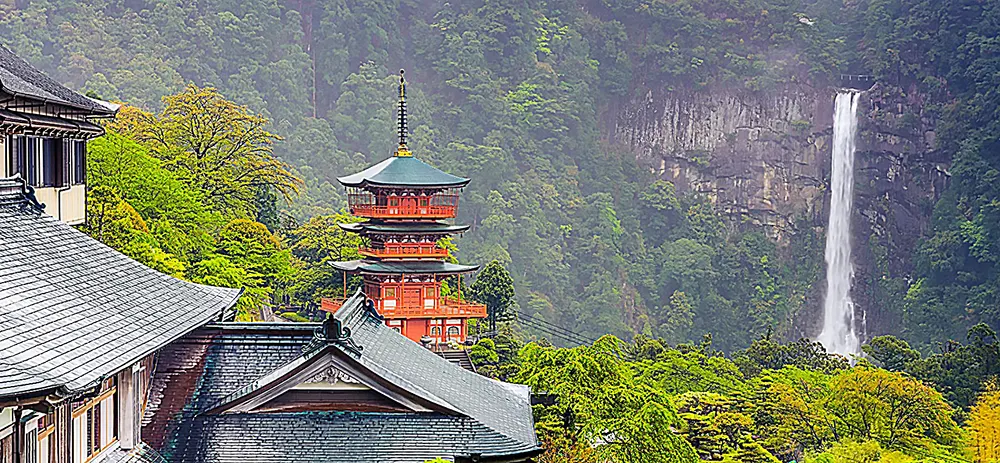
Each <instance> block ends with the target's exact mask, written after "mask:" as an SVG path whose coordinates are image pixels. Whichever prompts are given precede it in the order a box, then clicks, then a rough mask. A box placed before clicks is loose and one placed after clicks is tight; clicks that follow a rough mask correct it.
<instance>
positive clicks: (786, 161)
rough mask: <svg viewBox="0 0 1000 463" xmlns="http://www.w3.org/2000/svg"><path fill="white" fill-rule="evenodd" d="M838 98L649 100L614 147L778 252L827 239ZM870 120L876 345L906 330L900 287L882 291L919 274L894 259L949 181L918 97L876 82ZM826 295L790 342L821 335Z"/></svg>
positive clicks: (866, 129) (866, 213)
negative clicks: (797, 238) (804, 234)
mask: <svg viewBox="0 0 1000 463" xmlns="http://www.w3.org/2000/svg"><path fill="white" fill-rule="evenodd" d="M835 93H836V89H834V88H822V89H817V88H812V87H809V86H805V85H788V86H785V87H783V88H780V89H778V90H776V91H771V92H760V93H757V92H747V91H739V90H733V89H727V88H723V89H711V90H702V91H688V92H685V91H672V92H666V91H657V90H650V91H648V92H645V94H642V95H641V96H639V97H636V98H633V99H632V100H631V101H629V102H628V103H627V104H625V105H624V106H623V108H622V109H621V110H620V111H619V113H618V115H617V117H616V122H615V126H614V128H613V138H614V139H615V141H616V142H617V143H619V144H623V145H625V146H628V147H629V148H630V149H631V150H632V151H633V152H634V153H635V155H636V157H637V158H638V159H639V160H640V162H641V163H642V164H644V165H647V166H648V167H649V168H650V169H652V170H653V171H654V172H656V173H658V174H659V175H660V176H661V177H662V178H664V179H666V180H670V181H672V182H673V183H674V184H675V186H676V187H677V189H678V191H680V192H697V193H701V194H704V195H706V196H707V197H708V198H709V199H710V200H711V201H712V202H713V203H714V204H715V205H716V207H717V209H718V210H719V211H720V212H721V213H723V214H725V215H727V216H728V217H730V219H731V222H732V223H733V224H734V225H738V226H745V225H743V224H747V223H749V224H752V226H758V227H762V228H763V229H764V230H765V231H766V232H767V233H768V235H769V236H771V237H772V238H773V239H775V240H777V241H778V243H779V244H780V243H787V242H788V241H789V238H790V237H791V236H792V235H794V234H796V233H800V232H801V231H803V230H806V229H807V227H811V228H813V229H814V230H816V231H818V232H819V233H818V235H819V236H823V230H822V229H823V228H825V226H826V221H827V213H828V212H827V210H828V208H829V197H828V190H829V188H828V186H829V177H830V150H831V136H832V131H833V127H832V124H833V97H834V95H835ZM860 112H861V114H860V115H859V116H860V117H861V120H860V121H859V126H860V133H859V138H858V153H857V155H856V160H855V169H856V173H855V180H856V188H855V192H856V193H855V202H854V211H855V212H854V215H855V217H854V222H853V223H854V225H853V234H854V237H855V239H854V248H855V253H854V255H855V267H856V268H855V283H854V290H853V292H854V293H855V294H854V296H855V300H856V301H857V305H858V310H859V311H860V312H861V313H860V314H859V316H858V320H863V321H864V322H863V323H864V325H865V326H861V327H859V331H861V332H862V335H863V336H865V337H868V336H872V335H874V334H880V333H883V332H894V331H896V328H897V327H898V321H899V313H898V309H897V308H895V307H897V306H898V304H890V303H889V302H887V301H889V300H895V299H898V298H897V297H896V296H899V295H897V294H886V291H892V289H891V288H889V287H888V286H887V285H885V284H883V283H880V281H882V280H886V279H892V278H897V279H898V278H904V279H905V277H906V276H907V275H908V274H909V272H910V271H911V269H912V267H911V263H910V262H908V261H906V260H905V259H906V257H905V256H909V255H910V253H909V252H894V251H895V250H899V249H905V250H910V249H912V248H913V247H914V246H916V244H917V241H918V239H919V238H920V236H921V235H922V234H923V232H924V231H925V230H926V228H927V226H928V222H929V218H930V212H931V207H932V206H933V204H934V202H935V201H936V200H937V198H938V196H939V195H940V193H941V192H942V191H943V187H944V185H945V184H946V182H947V176H948V175H947V163H946V159H942V157H941V156H939V155H938V154H937V153H936V152H935V151H934V149H933V145H934V124H935V120H934V117H933V116H932V115H930V114H926V113H925V111H924V109H923V104H922V101H921V100H920V98H919V97H916V96H913V95H907V94H906V93H905V92H903V91H901V90H899V89H897V88H894V87H893V88H886V87H882V86H879V85H878V84H876V85H875V86H874V87H872V88H871V89H869V90H867V91H866V92H865V95H864V98H863V99H862V108H861V109H860ZM818 248H819V249H820V252H822V246H819V247H818ZM819 258H820V259H822V256H819ZM822 278H823V276H822V275H819V276H818V278H817V283H820V282H822ZM896 292H898V289H897V290H896ZM822 297H823V295H822V285H821V284H813V290H812V291H811V292H810V296H809V297H808V298H807V299H808V301H807V304H806V309H805V310H804V311H803V312H802V313H800V314H799V315H798V316H797V317H796V318H797V320H796V321H795V322H794V323H793V324H792V326H794V328H793V329H792V331H793V332H789V333H786V335H788V336H789V337H797V336H801V335H805V336H811V335H814V334H816V333H817V332H818V329H819V327H818V326H817V325H816V324H815V323H813V322H812V320H819V319H820V317H819V316H818V315H817V314H818V311H820V310H821V303H822Z"/></svg>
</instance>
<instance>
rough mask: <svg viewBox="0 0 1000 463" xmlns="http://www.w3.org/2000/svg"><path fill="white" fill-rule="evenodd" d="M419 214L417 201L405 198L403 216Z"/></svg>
mask: <svg viewBox="0 0 1000 463" xmlns="http://www.w3.org/2000/svg"><path fill="white" fill-rule="evenodd" d="M416 212H417V199H416V198H413V197H404V198H403V214H406V215H413V214H415V213H416Z"/></svg>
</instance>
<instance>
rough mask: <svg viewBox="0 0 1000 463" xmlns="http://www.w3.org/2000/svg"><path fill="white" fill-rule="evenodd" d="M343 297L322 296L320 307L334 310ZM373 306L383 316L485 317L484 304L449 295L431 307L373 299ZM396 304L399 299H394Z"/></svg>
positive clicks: (340, 303)
mask: <svg viewBox="0 0 1000 463" xmlns="http://www.w3.org/2000/svg"><path fill="white" fill-rule="evenodd" d="M344 301H345V299H339V298H338V299H329V298H323V299H322V301H321V303H320V308H321V309H322V310H324V311H326V312H336V311H337V310H338V309H340V306H342V305H343V304H344ZM374 301H375V307H376V308H377V309H378V312H379V313H380V314H382V316H384V317H385V318H445V317H459V318H486V306H485V305H483V304H474V303H471V302H468V301H460V300H458V299H455V298H451V297H443V298H440V299H438V300H437V301H436V302H437V305H436V306H433V307H428V306H421V305H416V306H410V305H406V306H401V305H397V306H392V304H388V305H389V306H388V307H386V304H385V301H382V300H378V299H375V300H374ZM395 302H396V303H397V304H399V303H400V302H401V301H399V300H398V299H397V300H395Z"/></svg>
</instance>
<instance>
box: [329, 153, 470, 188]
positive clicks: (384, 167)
mask: <svg viewBox="0 0 1000 463" xmlns="http://www.w3.org/2000/svg"><path fill="white" fill-rule="evenodd" d="M337 180H338V181H340V183H341V184H343V185H344V186H349V187H365V186H379V187H424V188H430V187H443V188H456V187H463V186H465V185H467V184H468V183H469V179H467V178H463V177H458V176H455V175H451V174H449V173H447V172H444V171H442V170H440V169H438V168H436V167H434V166H432V165H430V164H427V163H426V162H424V161H421V160H419V159H417V158H415V157H413V156H393V157H391V158H389V159H386V160H384V161H382V162H380V163H378V164H375V165H374V166H371V167H369V168H367V169H365V170H363V171H361V172H358V173H356V174H354V175H348V176H346V177H340V178H338V179H337Z"/></svg>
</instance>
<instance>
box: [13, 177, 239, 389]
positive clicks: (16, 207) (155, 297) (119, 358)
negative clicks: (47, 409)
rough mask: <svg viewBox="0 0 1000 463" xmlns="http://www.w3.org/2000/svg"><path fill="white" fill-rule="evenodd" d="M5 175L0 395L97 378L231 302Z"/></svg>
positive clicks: (223, 291)
mask: <svg viewBox="0 0 1000 463" xmlns="http://www.w3.org/2000/svg"><path fill="white" fill-rule="evenodd" d="M15 190H16V189H15V188H13V187H11V181H10V180H6V179H0V333H3V336H0V397H9V396H26V395H32V394H34V393H47V392H59V393H73V392H75V391H80V390H83V389H86V388H88V387H91V386H93V385H95V384H96V383H98V382H99V381H100V380H101V379H103V378H105V377H107V376H108V375H110V374H114V373H116V372H117V371H119V370H121V369H122V368H124V367H126V366H128V365H129V364H131V363H134V362H136V361H137V360H139V359H141V358H142V357H144V356H146V355H148V354H150V353H152V352H153V351H155V350H157V349H159V348H161V347H163V346H164V345H166V344H168V343H169V342H171V341H173V340H175V339H177V338H179V337H181V336H183V335H184V334H186V333H188V332H190V331H191V330H193V329H195V328H197V327H198V326H201V325H203V324H205V323H207V322H209V321H212V320H214V319H217V318H218V317H219V316H220V314H221V313H222V312H223V311H224V310H226V309H228V308H230V307H232V306H233V304H234V303H235V301H236V299H237V297H239V293H240V290H237V289H229V288H216V287H211V286H203V285H197V284H194V283H188V282H184V281H181V280H178V279H176V278H173V277H170V276H167V275H164V274H162V273H159V272H157V271H155V270H152V269H150V268H149V267H146V266H144V265H142V264H140V263H138V262H136V261H134V260H132V259H130V258H128V257H126V256H125V255H123V254H121V253H119V252H117V251H115V250H113V249H111V248H109V247H107V246H105V245H104V244H101V243H100V242H98V241H96V240H94V239H92V238H90V237H88V236H86V235H85V234H83V233H81V232H79V231H77V230H76V229H74V228H73V227H70V226H69V225H66V224H64V223H62V222H60V221H58V220H56V219H53V218H51V217H49V216H46V215H43V214H41V213H39V212H38V210H37V209H35V208H34V207H32V206H31V205H30V204H28V203H27V202H26V201H16V198H17V193H16V191H15Z"/></svg>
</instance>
